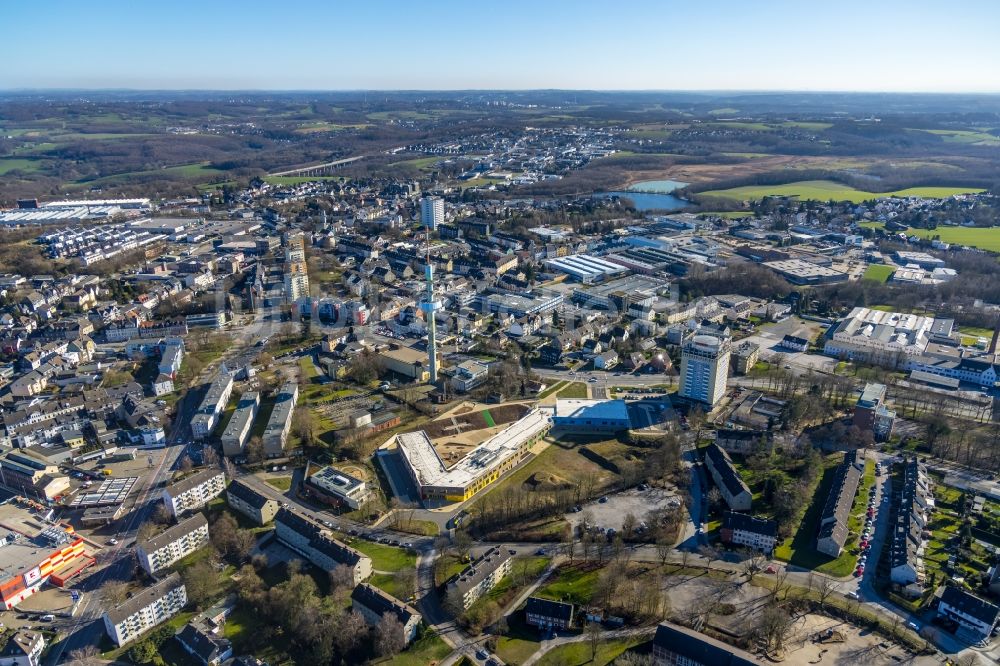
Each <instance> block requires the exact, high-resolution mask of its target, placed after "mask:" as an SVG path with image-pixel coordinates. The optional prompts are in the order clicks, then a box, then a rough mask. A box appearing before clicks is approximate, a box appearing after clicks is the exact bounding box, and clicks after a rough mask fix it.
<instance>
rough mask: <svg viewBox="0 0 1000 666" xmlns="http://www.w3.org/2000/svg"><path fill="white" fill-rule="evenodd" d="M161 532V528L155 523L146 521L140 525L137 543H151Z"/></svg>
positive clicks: (136, 536)
mask: <svg viewBox="0 0 1000 666" xmlns="http://www.w3.org/2000/svg"><path fill="white" fill-rule="evenodd" d="M159 532H160V526H159V525H157V524H156V523H155V522H153V521H149V520H147V521H145V522H143V523H142V524H141V525H139V531H138V532H137V533H136V535H135V538H136V541H137V542H142V541H149V540H150V539H152V538H153V537H154V536H156V535H157V534H158V533H159Z"/></svg>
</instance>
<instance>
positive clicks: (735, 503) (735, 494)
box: [705, 444, 753, 511]
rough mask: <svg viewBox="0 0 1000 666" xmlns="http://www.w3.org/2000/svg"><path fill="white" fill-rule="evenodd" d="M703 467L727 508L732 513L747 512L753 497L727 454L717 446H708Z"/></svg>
mask: <svg viewBox="0 0 1000 666" xmlns="http://www.w3.org/2000/svg"><path fill="white" fill-rule="evenodd" d="M705 466H706V467H708V471H709V473H710V474H711V475H712V480H713V481H715V485H716V487H717V488H718V489H719V492H721V493H722V498H723V499H724V500H726V504H727V505H728V506H729V508H730V509H731V510H733V511H749V510H750V503H751V501H752V499H753V495H752V494H751V493H750V488H749V487H747V484H746V483H745V482H744V481H743V477H741V476H740V473H739V472H738V471H737V470H736V468H735V467H733V461H732V459H731V458H730V457H729V454H728V453H726V452H725V451H724V450H722V449H721V448H720V447H719V446H718V445H717V444H709V446H708V448H707V449H705Z"/></svg>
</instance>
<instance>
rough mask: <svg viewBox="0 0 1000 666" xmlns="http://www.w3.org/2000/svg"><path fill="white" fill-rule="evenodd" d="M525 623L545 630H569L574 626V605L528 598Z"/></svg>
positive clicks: (525, 606)
mask: <svg viewBox="0 0 1000 666" xmlns="http://www.w3.org/2000/svg"><path fill="white" fill-rule="evenodd" d="M524 622H525V624H527V625H528V626H531V627H538V628H539V629H543V630H549V629H560V630H565V629H569V628H570V627H572V626H573V604H568V603H565V602H562V601H552V600H551V599H541V598H539V597H528V601H527V602H526V603H525V604H524Z"/></svg>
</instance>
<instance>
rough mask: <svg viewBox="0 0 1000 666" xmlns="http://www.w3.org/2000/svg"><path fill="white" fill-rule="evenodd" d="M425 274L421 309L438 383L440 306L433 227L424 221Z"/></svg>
mask: <svg viewBox="0 0 1000 666" xmlns="http://www.w3.org/2000/svg"><path fill="white" fill-rule="evenodd" d="M424 258H425V259H424V261H425V266H426V267H425V268H424V276H425V277H426V279H427V295H426V296H425V300H424V302H423V303H421V304H420V309H421V310H423V311H424V318H425V320H426V322H427V357H428V361H429V364H430V376H431V377H430V379H431V383H432V384H436V383H437V379H438V367H437V322H436V321H435V317H434V312H435V311H436V310H437V309H438V308H439V307H440V305H439V304H438V302H437V301H435V300H434V266H433V265H432V264H431V229H430V224H429V223H428V222H427V221H426V220H425V221H424Z"/></svg>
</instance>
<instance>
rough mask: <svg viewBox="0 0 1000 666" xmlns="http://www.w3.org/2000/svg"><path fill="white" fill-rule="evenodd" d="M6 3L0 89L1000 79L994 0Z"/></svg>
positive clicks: (718, 87) (809, 85) (625, 87)
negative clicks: (614, 3)
mask: <svg viewBox="0 0 1000 666" xmlns="http://www.w3.org/2000/svg"><path fill="white" fill-rule="evenodd" d="M5 10H6V12H5V18H6V19H7V21H6V22H7V24H8V25H9V26H16V29H11V30H9V31H8V33H7V34H6V35H5V40H4V41H3V42H2V43H0V55H2V56H3V58H4V62H7V63H8V65H9V66H8V67H6V68H5V69H4V71H3V72H0V89H2V90H5V91H48V90H87V91H91V90H93V91H97V90H111V91H114V90H118V91H218V92H228V91H233V92H364V91H373V92H385V91H413V92H449V91H486V90H492V91H496V90H509V91H534V90H565V91H572V90H581V91H604V92H698V93H713V92H746V93H755V92H796V93H798V92H818V93H822V92H836V93H852V92H858V93H917V94H919V93H940V94H952V93H955V94H996V93H1000V80H998V77H996V76H994V75H990V74H989V73H990V72H996V71H1000V40H997V39H996V36H995V32H996V26H997V25H1000V3H992V2H988V1H987V0H967V1H966V2H959V3H953V4H952V5H949V6H942V5H941V4H940V3H935V2H929V1H927V0H912V1H910V2H904V1H903V0H887V1H885V2H878V3H872V2H861V1H860V0H845V1H844V2H840V3H836V5H835V6H832V5H829V6H828V5H815V3H799V2H792V1H791V0H774V1H773V2H769V3H767V4H766V5H763V6H757V5H755V4H753V3H745V2H737V1H736V0H719V2H716V3H714V4H713V5H712V6H710V7H709V6H694V5H692V4H691V3H687V2H684V3H682V2H673V1H668V2H654V1H653V0H638V1H636V2H632V3H623V4H622V5H619V6H614V7H613V8H609V7H608V5H607V3H600V2H595V1H592V0H584V1H581V2H565V1H563V2H550V3H531V2H526V1H525V0H511V1H510V2H507V3H504V5H503V6H502V7H493V6H489V7H487V6H477V5H470V4H469V3H459V2H456V1H455V0H442V1H441V2H435V3H430V4H427V5H426V6H425V5H418V4H415V3H403V2H394V1H391V0H385V1H383V2H366V3H333V4H330V3H324V2H319V1H318V0H302V1H301V2H295V3H288V4H287V5H283V6H281V7H280V9H275V6H274V5H273V3H264V2H261V1H260V0H249V1H247V2H240V3H236V2H232V1H230V2H218V3H197V2H194V1H193V0H178V1H177V2H173V3H170V4H169V5H164V4H160V3H128V2H124V1H123V0H108V1H107V2H102V3H99V5H98V6H97V7H94V6H92V5H84V4H77V3H72V2H68V1H66V0H50V1H45V0H42V1H39V2H34V3H15V4H12V5H11V6H8V7H5Z"/></svg>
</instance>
